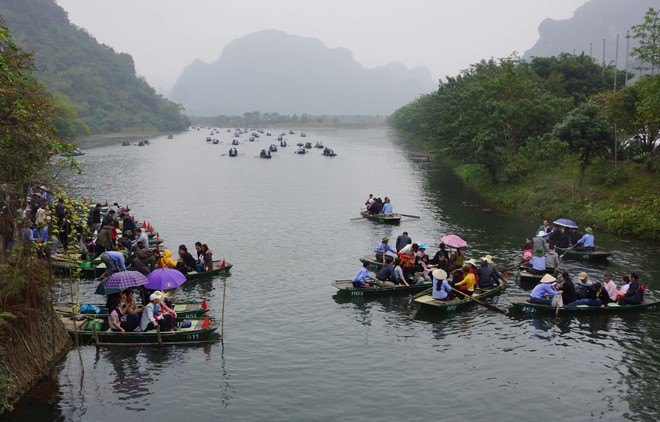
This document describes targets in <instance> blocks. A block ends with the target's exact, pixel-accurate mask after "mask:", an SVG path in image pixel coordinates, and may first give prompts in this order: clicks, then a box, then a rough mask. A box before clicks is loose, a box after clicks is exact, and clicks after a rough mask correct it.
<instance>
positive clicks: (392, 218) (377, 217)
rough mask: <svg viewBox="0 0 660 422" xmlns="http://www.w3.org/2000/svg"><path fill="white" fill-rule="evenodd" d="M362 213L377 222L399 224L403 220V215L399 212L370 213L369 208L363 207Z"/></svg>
mask: <svg viewBox="0 0 660 422" xmlns="http://www.w3.org/2000/svg"><path fill="white" fill-rule="evenodd" d="M360 215H362V217H363V218H366V219H368V220H371V221H375V222H376V223H384V224H399V223H400V222H401V216H400V215H399V214H387V215H386V214H369V212H368V211H367V210H365V209H363V210H361V211H360Z"/></svg>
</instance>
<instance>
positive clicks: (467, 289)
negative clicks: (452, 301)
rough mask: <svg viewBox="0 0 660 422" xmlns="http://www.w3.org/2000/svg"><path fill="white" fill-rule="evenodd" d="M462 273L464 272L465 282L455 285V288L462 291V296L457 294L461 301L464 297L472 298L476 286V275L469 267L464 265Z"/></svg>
mask: <svg viewBox="0 0 660 422" xmlns="http://www.w3.org/2000/svg"><path fill="white" fill-rule="evenodd" d="M461 271H462V272H463V280H461V281H459V282H458V283H455V284H454V288H455V289H457V290H459V291H460V294H459V293H457V294H456V296H457V297H458V298H459V299H463V298H464V297H465V296H464V295H468V296H472V295H473V294H474V284H475V280H474V274H472V273H470V266H469V265H464V266H463V268H461Z"/></svg>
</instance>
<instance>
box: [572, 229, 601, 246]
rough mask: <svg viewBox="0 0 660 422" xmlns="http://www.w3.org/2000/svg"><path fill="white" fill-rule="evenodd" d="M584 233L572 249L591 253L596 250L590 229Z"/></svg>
mask: <svg viewBox="0 0 660 422" xmlns="http://www.w3.org/2000/svg"><path fill="white" fill-rule="evenodd" d="M584 231H585V232H586V233H585V234H584V235H583V236H582V237H581V238H580V240H578V241H577V242H576V244H575V247H574V249H575V250H578V251H593V250H595V249H596V244H595V238H594V235H593V230H591V227H587V228H586V229H584Z"/></svg>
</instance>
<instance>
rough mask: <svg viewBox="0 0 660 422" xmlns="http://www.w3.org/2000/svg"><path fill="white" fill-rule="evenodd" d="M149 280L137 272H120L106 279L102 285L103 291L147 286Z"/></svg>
mask: <svg viewBox="0 0 660 422" xmlns="http://www.w3.org/2000/svg"><path fill="white" fill-rule="evenodd" d="M148 282H149V280H147V277H145V276H144V275H143V274H142V273H140V272H137V271H120V272H118V273H114V274H112V275H111V276H110V277H108V279H107V281H106V282H105V284H104V285H103V287H105V289H106V290H107V289H119V290H124V289H129V288H131V287H138V286H143V285H145V284H147V283H148Z"/></svg>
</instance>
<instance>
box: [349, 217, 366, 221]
mask: <svg viewBox="0 0 660 422" xmlns="http://www.w3.org/2000/svg"><path fill="white" fill-rule="evenodd" d="M363 218H364V217H356V218H351V221H355V220H362V219H363Z"/></svg>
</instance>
